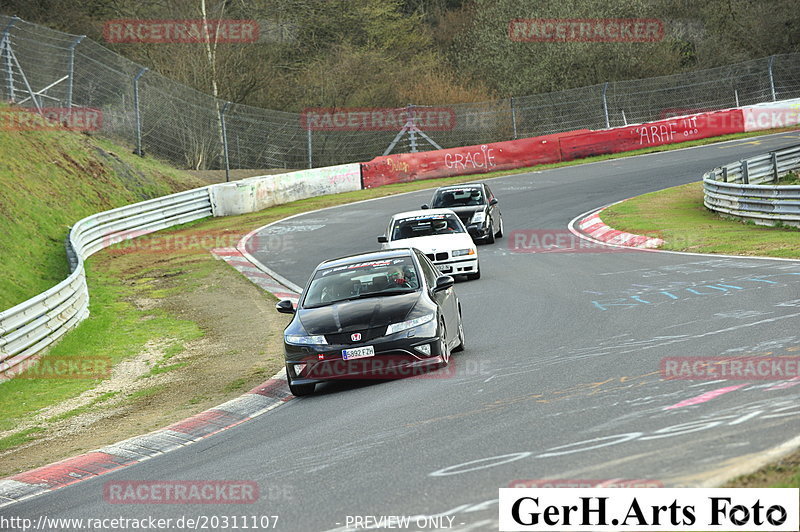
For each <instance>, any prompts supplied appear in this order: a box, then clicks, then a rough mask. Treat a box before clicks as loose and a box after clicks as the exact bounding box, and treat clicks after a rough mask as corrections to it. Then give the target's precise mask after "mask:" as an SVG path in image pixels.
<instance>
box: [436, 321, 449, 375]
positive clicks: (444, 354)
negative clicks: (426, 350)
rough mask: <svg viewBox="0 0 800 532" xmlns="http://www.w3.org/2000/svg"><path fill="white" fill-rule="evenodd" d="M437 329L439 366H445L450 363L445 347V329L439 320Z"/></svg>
mask: <svg viewBox="0 0 800 532" xmlns="http://www.w3.org/2000/svg"><path fill="white" fill-rule="evenodd" d="M439 331H440V332H439V356H441V357H442V362H441V363H440V364H439V368H446V367H447V365H448V364H450V351H449V350H448V348H447V330H446V329H445V327H444V322H442V321H440V322H439Z"/></svg>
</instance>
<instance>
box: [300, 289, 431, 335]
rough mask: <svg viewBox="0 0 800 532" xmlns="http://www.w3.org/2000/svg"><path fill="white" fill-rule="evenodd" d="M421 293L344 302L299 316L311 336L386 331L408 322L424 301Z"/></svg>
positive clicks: (302, 311) (302, 310)
mask: <svg viewBox="0 0 800 532" xmlns="http://www.w3.org/2000/svg"><path fill="white" fill-rule="evenodd" d="M420 294H421V292H420V291H416V292H412V293H409V294H397V295H394V296H383V297H368V298H365V299H355V300H351V301H340V302H339V303H334V304H333V305H327V306H324V307H317V308H304V309H301V310H300V311H299V312H298V318H299V319H300V323H302V324H303V328H304V329H305V330H306V332H307V333H308V334H311V335H316V334H335V333H340V332H350V331H362V330H365V329H372V328H373V327H383V326H386V325H389V324H390V323H398V322H401V321H405V318H406V316H408V314H409V312H411V309H412V308H414V305H416V304H417V301H418V300H419V298H420Z"/></svg>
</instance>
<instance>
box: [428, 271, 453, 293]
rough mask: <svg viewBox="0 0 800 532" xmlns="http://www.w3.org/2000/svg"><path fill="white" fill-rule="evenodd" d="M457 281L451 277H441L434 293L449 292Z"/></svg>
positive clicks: (437, 281)
mask: <svg viewBox="0 0 800 532" xmlns="http://www.w3.org/2000/svg"><path fill="white" fill-rule="evenodd" d="M455 282H456V280H455V279H453V278H452V277H451V276H449V275H442V276H441V277H439V278H437V279H436V286H435V287H434V288H433V292H434V293H436V292H441V291H442V290H447V289H448V288H450V287H451V286H453V285H454V284H455Z"/></svg>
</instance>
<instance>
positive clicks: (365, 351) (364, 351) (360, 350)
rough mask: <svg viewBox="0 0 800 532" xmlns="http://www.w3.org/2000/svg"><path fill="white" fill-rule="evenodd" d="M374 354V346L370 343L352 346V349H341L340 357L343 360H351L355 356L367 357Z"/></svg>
mask: <svg viewBox="0 0 800 532" xmlns="http://www.w3.org/2000/svg"><path fill="white" fill-rule="evenodd" d="M374 356H375V348H374V347H373V346H371V345H365V346H364V347H354V348H353V349H342V358H343V359H344V360H353V359H356V358H367V357H374Z"/></svg>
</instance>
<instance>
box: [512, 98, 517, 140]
mask: <svg viewBox="0 0 800 532" xmlns="http://www.w3.org/2000/svg"><path fill="white" fill-rule="evenodd" d="M511 124H512V125H513V126H514V140H517V110H516V109H515V108H514V97H513V96H512V97H511Z"/></svg>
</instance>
